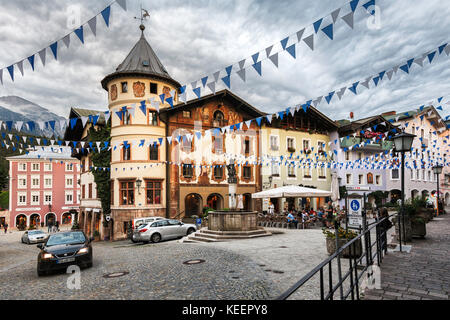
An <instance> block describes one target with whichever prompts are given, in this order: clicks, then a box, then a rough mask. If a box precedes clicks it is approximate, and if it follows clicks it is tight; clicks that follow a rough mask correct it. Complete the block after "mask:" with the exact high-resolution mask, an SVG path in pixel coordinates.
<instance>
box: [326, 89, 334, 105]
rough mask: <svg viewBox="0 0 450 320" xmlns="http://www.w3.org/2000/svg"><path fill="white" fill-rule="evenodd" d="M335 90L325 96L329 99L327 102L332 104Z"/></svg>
mask: <svg viewBox="0 0 450 320" xmlns="http://www.w3.org/2000/svg"><path fill="white" fill-rule="evenodd" d="M333 95H334V91H332V92H330V93H329V94H328V96H326V97H325V100H327V103H328V104H330V101H331V98H333Z"/></svg>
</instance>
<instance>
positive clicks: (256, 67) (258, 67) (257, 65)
mask: <svg viewBox="0 0 450 320" xmlns="http://www.w3.org/2000/svg"><path fill="white" fill-rule="evenodd" d="M252 66H253V68H255V70H256V72H258V74H259V75H260V76H262V71H261V61H259V62H257V63H255V64H253V65H252Z"/></svg>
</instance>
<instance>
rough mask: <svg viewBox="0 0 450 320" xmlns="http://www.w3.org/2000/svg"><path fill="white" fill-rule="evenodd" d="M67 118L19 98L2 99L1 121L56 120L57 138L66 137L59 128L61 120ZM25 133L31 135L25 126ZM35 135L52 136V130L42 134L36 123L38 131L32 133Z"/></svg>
mask: <svg viewBox="0 0 450 320" xmlns="http://www.w3.org/2000/svg"><path fill="white" fill-rule="evenodd" d="M64 119H65V118H63V117H61V116H58V115H57V114H55V113H53V112H51V111H49V110H48V109H46V108H44V107H41V106H40V105H38V104H36V103H33V102H31V101H28V100H26V99H24V98H21V97H18V96H4V97H0V120H1V121H3V122H4V121H24V122H26V121H34V122H37V121H50V120H56V125H55V132H54V134H55V136H59V137H62V136H64V131H63V130H61V128H60V127H59V120H64ZM22 131H23V132H26V133H30V132H29V131H28V130H25V126H24V128H23V129H22ZM31 133H32V134H34V135H45V136H51V135H52V134H53V132H52V130H48V129H46V130H44V132H42V131H41V130H40V129H39V126H38V125H37V123H36V129H35V130H34V131H33V132H31Z"/></svg>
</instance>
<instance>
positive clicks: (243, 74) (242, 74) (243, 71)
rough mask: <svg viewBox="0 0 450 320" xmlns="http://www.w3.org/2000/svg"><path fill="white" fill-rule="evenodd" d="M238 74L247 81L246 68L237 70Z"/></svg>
mask: <svg viewBox="0 0 450 320" xmlns="http://www.w3.org/2000/svg"><path fill="white" fill-rule="evenodd" d="M236 73H237V74H238V76H239V77H240V78H241V79H242V81H244V82H245V69H241V70H239V71H238V72H236Z"/></svg>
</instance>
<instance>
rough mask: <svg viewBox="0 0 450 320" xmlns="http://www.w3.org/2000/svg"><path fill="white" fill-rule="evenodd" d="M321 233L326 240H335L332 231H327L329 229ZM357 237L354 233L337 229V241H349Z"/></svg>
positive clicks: (324, 229)
mask: <svg viewBox="0 0 450 320" xmlns="http://www.w3.org/2000/svg"><path fill="white" fill-rule="evenodd" d="M322 232H323V234H324V235H325V236H326V237H327V238H328V239H335V238H336V235H335V231H334V230H329V229H326V228H323V229H322ZM357 236H358V234H357V233H356V232H354V231H351V230H345V229H344V228H338V238H339V239H347V240H351V239H353V238H356V237H357Z"/></svg>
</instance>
